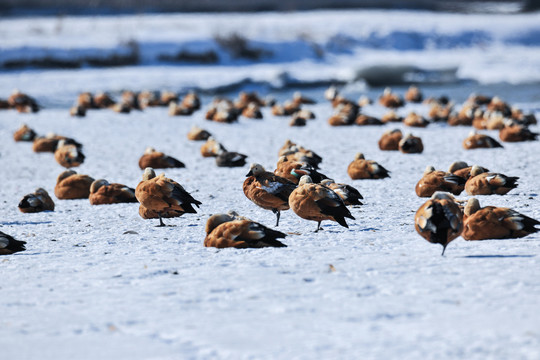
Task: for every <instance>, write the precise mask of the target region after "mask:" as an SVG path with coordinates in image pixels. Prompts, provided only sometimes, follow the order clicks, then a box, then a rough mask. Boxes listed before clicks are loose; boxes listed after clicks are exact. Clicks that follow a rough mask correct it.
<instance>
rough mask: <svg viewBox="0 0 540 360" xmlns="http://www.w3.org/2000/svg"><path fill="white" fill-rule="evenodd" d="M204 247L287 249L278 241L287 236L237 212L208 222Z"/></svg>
mask: <svg viewBox="0 0 540 360" xmlns="http://www.w3.org/2000/svg"><path fill="white" fill-rule="evenodd" d="M205 230H206V238H205V239H204V246H206V247H216V248H229V247H232V248H236V249H246V248H263V247H287V245H285V244H283V243H282V242H280V241H279V240H277V239H280V238H285V237H286V236H287V235H285V234H284V233H282V232H280V231H276V230H272V229H269V228H267V227H266V226H264V225H262V224H259V223H257V222H255V221H252V220H250V219H247V218H245V217H243V216H238V214H236V213H235V212H232V211H231V212H229V213H228V214H215V215H212V216H211V217H210V218H209V219H208V220H207V221H206V229H205Z"/></svg>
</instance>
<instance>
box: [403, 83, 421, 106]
mask: <svg viewBox="0 0 540 360" xmlns="http://www.w3.org/2000/svg"><path fill="white" fill-rule="evenodd" d="M423 98H424V97H423V96H422V92H420V89H419V88H418V87H416V86H414V85H411V86H409V88H408V89H407V92H406V93H405V101H408V102H412V103H421V102H422V100H423Z"/></svg>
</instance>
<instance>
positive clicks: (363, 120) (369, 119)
mask: <svg viewBox="0 0 540 360" xmlns="http://www.w3.org/2000/svg"><path fill="white" fill-rule="evenodd" d="M354 123H355V124H356V125H359V126H366V125H384V123H383V122H382V121H381V120H379V119H377V118H376V117H374V116H369V115H364V114H359V115H358V116H357V117H356V120H354Z"/></svg>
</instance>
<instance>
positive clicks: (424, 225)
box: [414, 192, 463, 255]
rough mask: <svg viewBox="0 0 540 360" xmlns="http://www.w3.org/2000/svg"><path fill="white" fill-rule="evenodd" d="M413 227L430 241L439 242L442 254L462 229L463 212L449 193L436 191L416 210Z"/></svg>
mask: <svg viewBox="0 0 540 360" xmlns="http://www.w3.org/2000/svg"><path fill="white" fill-rule="evenodd" d="M414 228H415V229H416V231H417V232H418V234H420V236H422V237H423V238H424V239H426V240H427V241H429V242H430V243H433V244H441V245H442V247H443V251H442V254H441V255H444V251H445V250H446V247H447V246H448V244H449V243H450V242H451V241H452V240H454V239H455V238H457V237H458V236H459V235H461V232H462V231H463V214H462V212H461V210H460V209H459V207H458V205H457V204H456V203H455V202H454V199H453V197H452V196H451V195H449V194H447V193H444V192H436V193H434V194H433V196H431V199H429V200H428V201H426V202H425V203H424V204H423V205H422V206H420V208H419V209H418V211H416V214H415V216H414Z"/></svg>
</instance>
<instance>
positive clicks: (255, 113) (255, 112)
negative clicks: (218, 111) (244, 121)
mask: <svg viewBox="0 0 540 360" xmlns="http://www.w3.org/2000/svg"><path fill="white" fill-rule="evenodd" d="M242 116H244V117H247V118H248V119H262V118H263V114H262V112H261V108H260V107H259V105H257V104H256V103H249V104H248V105H247V106H246V107H245V108H244V109H243V110H242Z"/></svg>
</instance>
